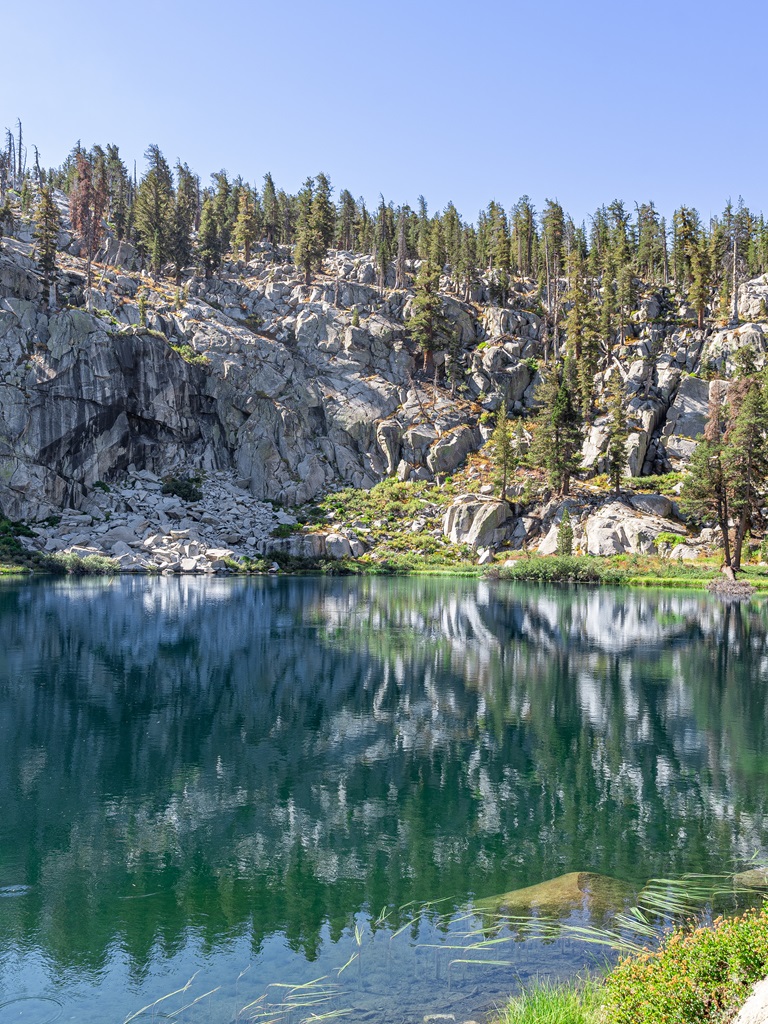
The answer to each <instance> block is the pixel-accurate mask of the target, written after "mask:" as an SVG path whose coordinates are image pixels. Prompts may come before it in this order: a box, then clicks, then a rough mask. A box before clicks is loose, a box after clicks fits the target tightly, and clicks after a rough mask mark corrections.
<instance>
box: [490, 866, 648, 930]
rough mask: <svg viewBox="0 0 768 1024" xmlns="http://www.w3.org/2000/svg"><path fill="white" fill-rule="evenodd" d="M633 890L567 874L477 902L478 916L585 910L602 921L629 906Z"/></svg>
mask: <svg viewBox="0 0 768 1024" xmlns="http://www.w3.org/2000/svg"><path fill="white" fill-rule="evenodd" d="M636 895H637V889H636V888H635V887H634V886H632V885H630V883H629V882H623V881H621V879H618V878H611V877H610V876H609V875H598V874H593V873H592V872H589V871H571V872H569V873H568V874H566V875H559V876H558V877H557V878H550V879H549V880H548V881H546V882H539V883H538V885H529V886H526V887H525V888H524V889H514V890H513V891H512V892H507V893H503V894H502V895H500V896H491V897H489V898H488V899H484V900H480V901H478V903H477V904H476V907H477V909H478V910H479V911H481V912H489V913H496V914H510V915H511V916H521V915H529V914H531V915H538V916H545V917H567V916H568V915H569V914H570V913H571V912H572V911H573V910H579V909H584V910H588V911H589V913H590V915H591V916H592V917H593V918H604V917H606V916H608V915H609V914H612V913H615V912H616V911H619V910H622V909H623V908H625V907H627V906H629V905H630V903H631V902H632V900H633V899H634V898H635V897H636Z"/></svg>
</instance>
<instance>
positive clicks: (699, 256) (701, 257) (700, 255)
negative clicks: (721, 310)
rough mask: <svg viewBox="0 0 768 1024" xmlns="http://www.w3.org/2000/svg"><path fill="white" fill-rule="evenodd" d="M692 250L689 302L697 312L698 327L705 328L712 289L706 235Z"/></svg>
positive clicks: (702, 236)
mask: <svg viewBox="0 0 768 1024" xmlns="http://www.w3.org/2000/svg"><path fill="white" fill-rule="evenodd" d="M692 246H693V248H692V250H691V254H690V256H691V288H690V292H689V296H688V297H689V300H690V303H691V305H692V306H693V308H694V309H695V310H696V318H697V326H698V329H699V330H700V331H701V330H703V328H704V313H705V312H706V308H707V303H708V302H709V296H710V292H711V289H712V278H711V264H710V254H709V244H708V241H707V237H706V235H705V234H704V233H703V232H702V234H701V235H700V236H699V237H698V238H697V239H696V241H695V242H693V243H692Z"/></svg>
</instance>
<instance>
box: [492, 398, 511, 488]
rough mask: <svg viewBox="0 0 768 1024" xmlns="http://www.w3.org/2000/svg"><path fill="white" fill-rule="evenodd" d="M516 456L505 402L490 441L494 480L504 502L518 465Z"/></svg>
mask: <svg viewBox="0 0 768 1024" xmlns="http://www.w3.org/2000/svg"><path fill="white" fill-rule="evenodd" d="M515 454H516V453H515V447H514V444H513V441H512V425H511V424H510V422H509V418H508V416H507V404H506V402H504V403H502V405H501V407H500V409H499V411H498V412H497V413H496V426H495V427H494V430H493V433H492V434H491V437H490V440H489V441H488V455H489V456H490V459H491V465H492V466H493V479H494V483H495V484H496V485H497V487H498V488H499V490H500V494H501V500H502V501H506V500H507V482H508V480H509V478H510V476H511V475H512V473H513V471H514V469H515V467H516V465H517V459H516V457H515Z"/></svg>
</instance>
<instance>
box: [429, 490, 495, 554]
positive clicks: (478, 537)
mask: <svg viewBox="0 0 768 1024" xmlns="http://www.w3.org/2000/svg"><path fill="white" fill-rule="evenodd" d="M511 515H512V509H511V508H510V507H509V505H508V504H507V502H506V501H498V500H497V499H495V498H485V497H481V496H479V495H476V494H464V495H461V496H460V497H459V498H457V499H456V501H455V502H454V503H453V504H452V505H451V506H450V507H449V508H448V510H447V511H446V513H445V515H444V516H443V534H444V535H445V536H446V537H447V538H448V539H449V540H450V541H451V543H453V544H469V546H470V547H472V548H474V549H475V550H476V551H477V550H478V548H492V547H494V544H495V534H496V531H497V530H498V529H499V528H500V527H501V526H503V525H504V524H505V523H506V522H507V520H508V519H509V518H510V517H511Z"/></svg>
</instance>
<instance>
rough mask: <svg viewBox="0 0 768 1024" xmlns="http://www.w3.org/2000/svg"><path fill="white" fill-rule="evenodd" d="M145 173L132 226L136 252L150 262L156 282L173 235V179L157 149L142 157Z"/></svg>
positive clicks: (168, 251) (152, 148) (153, 146)
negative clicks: (144, 161) (143, 158)
mask: <svg viewBox="0 0 768 1024" xmlns="http://www.w3.org/2000/svg"><path fill="white" fill-rule="evenodd" d="M144 156H145V158H146V160H147V161H148V162H149V169H148V170H147V173H146V174H145V175H144V177H143V178H142V179H141V182H140V184H139V188H138V191H137V193H136V200H135V223H136V233H137V235H138V243H139V250H140V251H141V252H142V254H143V255H145V256H149V258H150V269H151V271H152V276H153V277H154V278H155V280H157V278H158V277H159V276H160V272H161V271H162V267H163V263H164V262H165V261H166V259H168V257H169V255H170V247H171V238H172V235H173V213H174V189H173V176H172V175H171V169H170V167H169V166H168V163H167V161H166V159H165V157H164V156H163V154H162V153H161V152H160V148H159V147H158V146H156V145H151V146H150V147H149V148H148V149H147V151H146V153H145V154H144Z"/></svg>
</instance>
